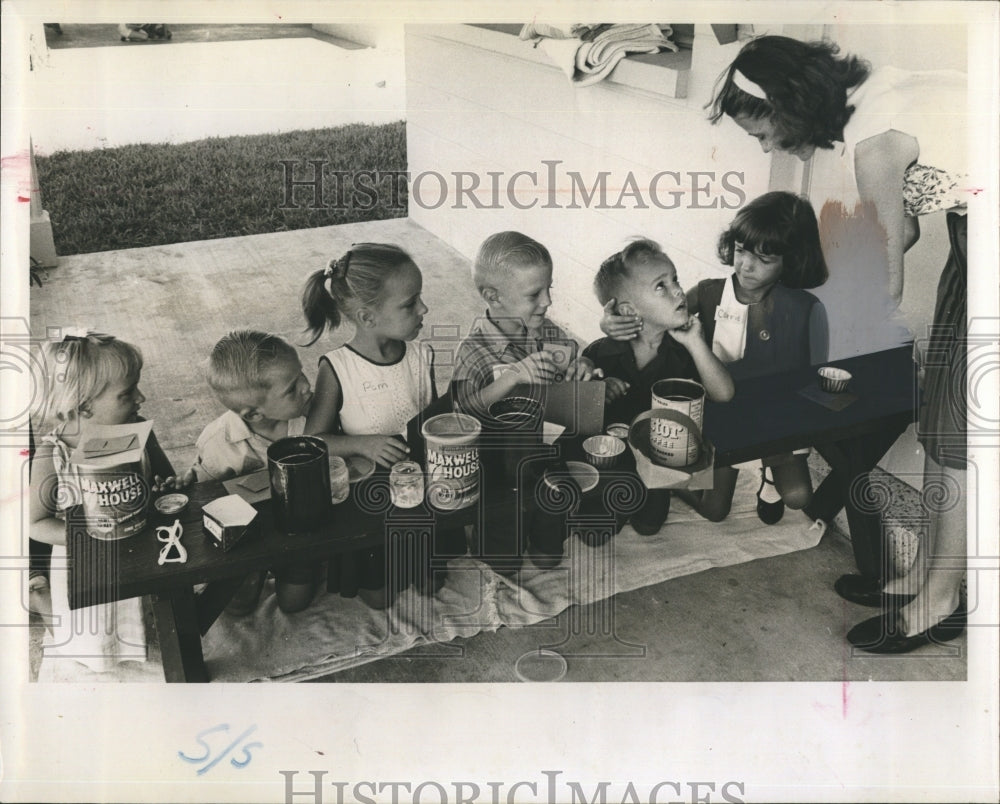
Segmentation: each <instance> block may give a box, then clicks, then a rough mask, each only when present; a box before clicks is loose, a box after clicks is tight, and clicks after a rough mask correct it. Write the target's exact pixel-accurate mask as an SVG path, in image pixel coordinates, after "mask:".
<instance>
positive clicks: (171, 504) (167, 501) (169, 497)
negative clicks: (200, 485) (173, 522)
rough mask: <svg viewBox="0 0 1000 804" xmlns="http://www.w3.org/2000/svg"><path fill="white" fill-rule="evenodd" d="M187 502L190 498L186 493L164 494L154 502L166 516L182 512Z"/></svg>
mask: <svg viewBox="0 0 1000 804" xmlns="http://www.w3.org/2000/svg"><path fill="white" fill-rule="evenodd" d="M187 504H188V498H187V495H186V494H164V495H163V496H162V497H160V498H158V499H157V500H156V502H155V503H153V505H155V506H156V510H157V511H159V512H160V513H161V514H165V515H166V516H173V515H174V514H178V513H180V512H181V511H183V510H184V506H186V505H187Z"/></svg>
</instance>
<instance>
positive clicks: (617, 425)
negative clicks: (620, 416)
mask: <svg viewBox="0 0 1000 804" xmlns="http://www.w3.org/2000/svg"><path fill="white" fill-rule="evenodd" d="M604 432H605V433H607V434H608V435H609V436H614V437H615V438H620V439H621V440H622V441H628V425H627V424H625V422H614V423H613V424H609V425H608V429H607V430H605V431H604Z"/></svg>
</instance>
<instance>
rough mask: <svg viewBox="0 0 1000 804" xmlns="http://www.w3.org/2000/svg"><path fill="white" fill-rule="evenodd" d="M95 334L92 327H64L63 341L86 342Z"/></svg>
mask: <svg viewBox="0 0 1000 804" xmlns="http://www.w3.org/2000/svg"><path fill="white" fill-rule="evenodd" d="M92 333H93V330H92V329H91V328H90V327H63V328H62V339H63V340H64V341H85V340H87V338H88V337H90V335H91V334H92Z"/></svg>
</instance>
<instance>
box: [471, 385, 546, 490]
mask: <svg viewBox="0 0 1000 804" xmlns="http://www.w3.org/2000/svg"><path fill="white" fill-rule="evenodd" d="M542 413H543V408H542V403H541V402H540V401H539V400H537V399H533V398H531V397H529V396H509V397H506V398H505V399H501V400H499V401H497V402H494V403H493V404H492V405H490V408H489V417H488V418H487V420H486V421H484V422H483V434H484V439H483V441H484V447H485V449H486V451H487V458H486V465H487V473H488V474H489V475H491V478H490V480H491V481H493V482H500V483H502V484H503V485H504V486H505V487H506V488H512V489H516V488H518V487H519V486H520V474H521V465H522V463H524V462H526V461H530V460H531V459H532V458H534V457H535V456H537V455H538V454H539V451H540V450H541V448H542V419H543V416H542Z"/></svg>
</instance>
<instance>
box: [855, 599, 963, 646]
mask: <svg viewBox="0 0 1000 804" xmlns="http://www.w3.org/2000/svg"><path fill="white" fill-rule="evenodd" d="M966 619H967V614H966V610H965V604H964V603H961V604H959V606H958V608H957V609H955V610H954V611H953V612H952V613H951V614H949V615H948V616H947V617H945V618H944V619H943V620H941V621H940V622H938V623H937V624H936V625H932V626H931V627H930V628H928V629H927V630H925V631H921V632H920V633H919V634H914V635H913V636H906V635H905V634H904V633H903V625H902V623H901V622H900V620H899V614H898V612H896V611H891V612H888V613H886V614H880V615H879V616H878V617H872V618H871V619H870V620H865V621H864V622H861V623H858V624H857V625H856V626H854V628H852V629H851V630H850V631H848V632H847V641H848V642H850V643H851V644H852V645H854V647H856V648H859V649H860V650H863V651H867V652H868V653H909V652H910V651H912V650H916V649H917V648H921V647H923V646H924V645H931V644H934V643H938V644H940V643H942V642H949V641H951V640H952V639H958V638H959V637H960V636H961V635H962V634H963V633H964V632H965V623H966Z"/></svg>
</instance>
